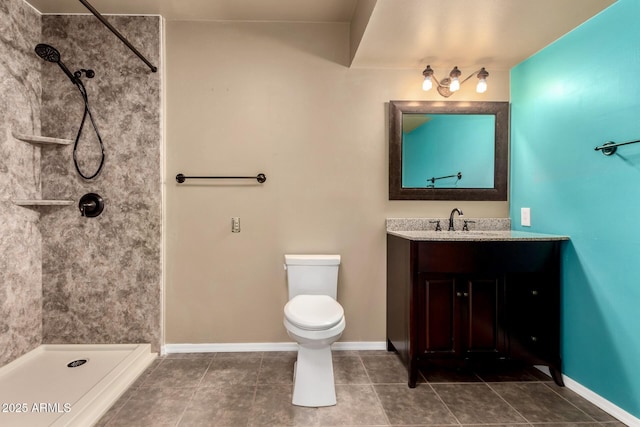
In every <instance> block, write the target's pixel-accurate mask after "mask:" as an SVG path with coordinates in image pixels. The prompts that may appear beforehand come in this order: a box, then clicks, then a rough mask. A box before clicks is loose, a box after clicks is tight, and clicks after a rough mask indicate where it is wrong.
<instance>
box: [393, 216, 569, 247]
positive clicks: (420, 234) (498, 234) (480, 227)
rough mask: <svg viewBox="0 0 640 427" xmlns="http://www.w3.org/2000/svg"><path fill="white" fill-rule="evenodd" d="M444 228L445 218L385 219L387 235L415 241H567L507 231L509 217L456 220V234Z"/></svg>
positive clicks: (561, 237)
mask: <svg viewBox="0 0 640 427" xmlns="http://www.w3.org/2000/svg"><path fill="white" fill-rule="evenodd" d="M465 220H466V221H468V226H469V229H470V230H469V231H461V230H462V228H463V225H464V221H465ZM436 221H440V226H441V227H442V231H435V222H436ZM448 225H449V219H448V218H387V234H391V235H393V236H398V237H402V238H404V239H409V240H415V241H467V242H469V241H476V242H484V241H550V240H569V236H563V235H557V234H543V233H531V232H528V231H514V230H510V226H511V221H510V220H509V218H466V217H462V218H460V217H456V218H455V220H454V226H455V229H456V231H447V228H448ZM459 230H460V231H459Z"/></svg>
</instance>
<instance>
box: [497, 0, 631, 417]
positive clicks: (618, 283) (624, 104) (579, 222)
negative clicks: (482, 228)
mask: <svg viewBox="0 0 640 427" xmlns="http://www.w3.org/2000/svg"><path fill="white" fill-rule="evenodd" d="M639 22H640V1H638V0H618V2H617V3H615V4H613V5H612V6H611V7H609V8H608V9H606V10H605V11H603V12H602V13H600V14H599V15H597V16H596V17H594V18H592V19H591V20H589V21H587V22H586V23H584V24H583V25H581V26H580V27H578V28H577V29H575V30H574V31H572V32H570V33H569V34H567V35H566V36H564V37H562V38H561V39H559V40H558V41H556V42H555V43H553V44H552V45H550V46H548V47H546V48H545V49H543V50H542V51H540V52H538V53H537V54H536V55H535V56H533V57H531V58H529V59H527V60H526V61H524V62H522V63H521V64H519V65H517V66H516V67H514V68H513V69H512V72H511V102H512V116H511V117H512V122H511V208H510V209H511V218H512V219H513V228H514V229H526V230H530V231H536V232H549V233H559V234H568V235H569V236H571V242H570V243H569V244H567V246H566V251H565V253H564V255H563V262H564V264H563V273H562V276H563V277H562V286H563V287H562V297H563V303H562V310H563V319H562V334H563V338H562V357H563V363H564V369H563V370H564V373H565V375H567V376H569V377H570V378H571V379H573V380H575V381H577V382H578V383H580V384H582V385H583V386H585V387H587V388H589V389H590V390H592V391H593V392H595V393H597V394H598V395H600V396H602V397H604V398H605V399H607V400H609V401H610V402H612V403H614V404H615V405H617V406H619V407H620V408H622V409H624V410H625V411H627V412H628V413H630V414H632V415H633V416H635V417H636V418H638V417H640V143H639V144H634V145H629V146H625V147H621V148H619V149H618V152H617V153H616V154H614V155H613V156H610V157H606V156H603V155H602V154H601V153H600V152H596V151H594V147H596V146H597V145H600V144H602V143H604V142H606V141H616V142H624V141H631V140H638V139H640V25H639ZM521 207H530V208H531V225H532V226H531V227H530V228H529V227H526V228H523V227H521V226H520V225H519V223H520V208H521Z"/></svg>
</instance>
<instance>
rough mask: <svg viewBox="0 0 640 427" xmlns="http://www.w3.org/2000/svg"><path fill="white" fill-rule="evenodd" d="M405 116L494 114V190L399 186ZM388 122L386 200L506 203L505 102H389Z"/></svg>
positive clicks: (507, 127)
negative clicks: (493, 201) (503, 201)
mask: <svg viewBox="0 0 640 427" xmlns="http://www.w3.org/2000/svg"><path fill="white" fill-rule="evenodd" d="M404 113H407V114H493V115H495V149H494V180H493V188H404V187H402V115H403V114H404ZM389 120H390V121H389V200H507V181H508V179H507V174H508V162H509V159H508V153H509V103H508V102H472V101H466V102H465V101H463V102H441V101H390V102H389Z"/></svg>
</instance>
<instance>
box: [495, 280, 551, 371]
mask: <svg viewBox="0 0 640 427" xmlns="http://www.w3.org/2000/svg"><path fill="white" fill-rule="evenodd" d="M506 282H507V283H506V306H507V325H508V328H509V338H510V353H511V355H512V356H513V357H516V358H528V359H533V360H534V361H538V362H551V363H556V361H557V360H558V359H559V353H560V332H559V326H558V325H559V324H560V292H559V287H558V284H557V281H556V280H555V279H554V277H552V276H550V275H549V274H535V273H529V274H510V275H508V276H507V278H506Z"/></svg>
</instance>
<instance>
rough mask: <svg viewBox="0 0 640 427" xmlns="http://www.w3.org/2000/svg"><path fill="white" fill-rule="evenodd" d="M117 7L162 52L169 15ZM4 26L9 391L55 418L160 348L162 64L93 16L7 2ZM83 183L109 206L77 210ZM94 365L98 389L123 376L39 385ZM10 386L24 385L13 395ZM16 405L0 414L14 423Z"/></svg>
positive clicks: (0, 321) (0, 342)
mask: <svg viewBox="0 0 640 427" xmlns="http://www.w3.org/2000/svg"><path fill="white" fill-rule="evenodd" d="M108 19H109V21H110V22H111V23H113V24H114V25H115V26H117V27H118V28H119V30H120V31H121V32H122V33H123V34H125V35H126V36H127V37H128V39H129V40H131V41H132V42H133V43H134V44H135V45H137V46H142V47H144V53H145V54H146V55H148V56H149V58H150V59H151V60H152V61H154V62H155V63H157V64H158V63H160V62H161V60H160V51H161V39H162V22H161V18H160V17H158V16H110V17H108ZM0 27H2V28H5V29H7V31H3V37H2V38H0V48H1V49H2V51H3V52H8V53H9V54H7V55H2V56H1V57H0V236H1V237H0V252H1V253H2V254H3V256H2V257H1V258H0V366H2V368H0V397H1V398H2V399H0V400H2V402H5V403H7V405H9V404H10V403H13V404H16V403H30V404H34V403H37V404H38V405H40V404H43V405H44V406H42V408H43V410H44V412H46V411H49V412H53V411H61V412H60V413H58V415H59V416H65V413H64V411H65V410H67V409H69V408H68V407H67V406H65V404H69V405H70V408H72V409H71V410H70V412H71V413H73V414H77V413H78V412H77V411H76V409H78V410H79V408H80V407H81V406H82V405H83V402H87V401H91V402H92V403H91V404H89V405H88V406H87V407H88V408H89V410H90V411H94V415H95V414H96V413H97V412H95V411H98V412H99V411H104V410H105V409H106V408H105V407H104V406H101V405H103V403H98V402H105V401H109V400H111V401H113V399H114V398H117V396H118V395H119V394H120V393H122V391H123V390H124V388H126V386H127V385H128V384H130V383H131V382H132V381H133V380H134V379H135V376H137V375H139V374H140V372H141V371H142V370H144V368H145V367H146V366H147V365H148V364H149V363H150V362H151V360H152V359H153V357H155V354H156V353H157V352H158V351H159V349H160V343H161V337H162V330H161V324H162V322H161V315H162V313H161V307H162V303H161V290H162V250H161V242H162V191H161V188H162V175H161V171H162V168H161V152H162V124H161V117H162V112H161V106H162V102H161V87H162V80H161V79H162V73H161V72H158V73H152V72H149V70H148V68H147V67H146V66H145V64H143V63H141V62H140V61H139V60H138V59H137V58H135V56H132V54H131V51H130V50H129V49H128V48H127V47H126V46H124V45H123V44H122V43H121V42H120V41H119V40H118V39H117V38H115V37H113V35H112V34H111V33H110V32H109V31H108V30H106V29H105V27H104V26H103V25H102V23H100V22H99V21H98V20H96V19H95V17H94V16H92V15H89V14H87V15H40V14H39V13H38V12H37V11H35V10H34V9H33V8H32V7H31V6H29V5H28V4H27V3H25V1H24V0H6V1H3V2H2V6H1V7H0ZM38 44H40V45H41V46H40V47H39V48H38V50H37V51H36V52H34V48H35V47H36V46H37V45H38ZM43 59H46V61H43ZM47 61H49V62H47ZM65 69H66V71H65ZM61 70H62V72H61ZM74 70H78V72H79V73H80V76H77V75H76V73H75V72H74ZM90 74H91V75H93V76H94V77H93V78H91V77H90ZM70 80H71V82H72V83H73V84H69V81H70ZM89 101H90V103H89ZM83 117H84V118H85V126H83V129H82V130H80V131H79V130H78V127H79V124H80V123H81V121H82V119H83ZM98 129H99V132H97V130H98ZM21 135H30V136H31V138H30V139H29V138H28V139H29V141H30V142H26V141H25V140H24V139H20V138H18V137H17V136H21ZM76 139H78V140H79V143H78V144H77V147H76V149H75V150H74V141H75V140H76ZM51 141H54V142H53V143H51ZM74 151H75V155H74ZM74 159H75V160H76V162H75V163H77V167H78V168H79V170H80V171H81V172H82V174H79V173H78V171H77V169H76V166H75V165H74ZM83 175H84V176H83ZM94 175H95V176H94ZM85 194H97V195H100V196H101V198H102V199H103V203H104V205H103V210H102V212H101V214H100V215H97V216H89V215H85V216H83V215H82V214H83V213H87V212H89V210H91V209H92V205H91V201H88V202H87V201H85V202H84V203H85V206H84V208H83V207H82V206H83V204H82V203H80V199H81V197H82V196H83V195H85ZM17 200H21V201H25V200H26V201H29V202H30V203H26V204H25V203H16V201H17ZM52 201H53V202H64V203H49V202H52ZM67 201H68V202H67ZM82 209H85V210H84V211H83V210H82ZM138 343H146V345H145V344H143V345H141V346H138ZM98 349H99V350H100V351H98ZM136 355H137V356H136ZM107 356H109V357H107ZM82 360H86V362H85V363H83V362H81V361H82ZM107 360H110V361H109V362H107ZM61 362H64V363H61ZM50 363H51V364H50ZM67 364H71V365H72V367H67ZM63 368H64V369H63ZM95 368H98V370H97V371H96V372H98V374H97V375H98V376H99V377H100V378H101V380H100V381H98V382H97V383H92V384H93V385H91V386H90V389H91V390H98V389H100V388H101V387H103V386H104V385H105V383H101V381H102V380H106V384H110V385H111V386H117V387H115V388H113V389H109V390H110V391H105V392H104V393H103V394H102V396H103V397H105V396H106V397H108V396H110V397H108V398H107V399H106V400H100V399H97V400H91V399H92V398H91V397H88V398H87V397H83V396H86V393H85V392H84V391H78V390H75V391H71V390H66V389H64V388H63V387H57V388H56V390H55V392H56V394H54V395H53V396H49V397H44V396H41V395H40V394H38V392H40V391H44V390H45V389H46V387H45V386H47V385H50V384H56V383H57V384H67V383H69V384H70V379H71V378H78V379H80V381H79V383H84V384H85V386H86V385H87V384H88V383H89V382H91V381H93V380H92V379H91V377H92V375H93V374H91V372H92V370H93V369H95ZM125 368H126V369H125ZM101 369H102V371H101ZM120 371H122V372H121V373H120V374H118V372H120ZM19 372H23V373H24V374H20V375H23V376H21V380H18V381H17V382H16V375H18V373H19ZM105 372H108V373H107V374H106V375H103V373H105ZM29 373H38V375H36V376H37V377H41V378H40V381H41V383H31V382H29V381H31V379H30V377H29V375H28V374H29ZM112 374H114V375H115V377H111V376H110V375H112ZM94 379H95V378H94ZM16 384H22V385H16ZM5 386H8V387H9V388H10V390H13V391H16V390H18V388H20V387H21V388H22V390H23V391H24V392H25V393H26V395H22V394H21V395H18V394H14V398H13V399H9V398H8V397H7V395H6V394H2V393H5V392H6V388H4V387H5ZM2 390H4V391H2ZM114 390H115V391H114ZM13 391H12V392H13ZM63 392H64V393H65V394H66V395H64V394H63ZM90 393H91V392H89V394H90ZM7 399H9V400H7ZM74 405H79V406H74ZM38 408H40V407H39V406H36V407H33V406H29V408H28V409H29V411H30V412H32V413H35V411H36V410H37V409H38ZM0 409H2V408H0ZM6 409H7V411H9V410H10V409H13V410H16V409H22V408H17V407H16V406H15V405H14V406H13V407H12V408H9V407H7V408H6ZM41 412H42V411H41ZM9 415H10V414H9V413H7V412H5V415H2V412H0V425H15V424H12V422H8V421H7V422H5V421H6V420H7V418H6V417H7V416H9ZM98 415H99V414H98ZM12 416H14V415H12ZM61 419H62V418H61ZM12 420H13V418H12ZM49 424H51V423H49V422H47V423H45V424H44V425H49ZM17 425H21V424H17ZM25 425H32V424H25ZM33 425H43V424H33ZM63 425H66V424H63ZM82 425H90V423H85V424H82Z"/></svg>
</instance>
